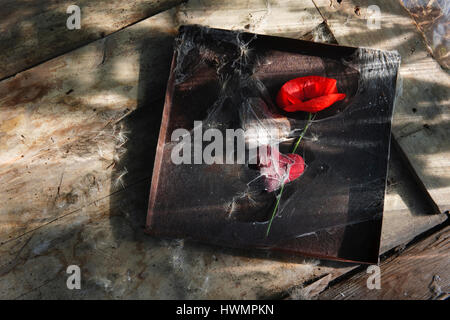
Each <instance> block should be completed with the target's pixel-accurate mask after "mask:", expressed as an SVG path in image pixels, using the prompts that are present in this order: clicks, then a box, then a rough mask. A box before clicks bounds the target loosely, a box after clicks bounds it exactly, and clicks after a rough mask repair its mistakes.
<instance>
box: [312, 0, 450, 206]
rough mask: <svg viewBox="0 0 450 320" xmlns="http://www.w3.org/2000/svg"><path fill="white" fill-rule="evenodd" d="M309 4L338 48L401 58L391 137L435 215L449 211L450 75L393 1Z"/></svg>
mask: <svg viewBox="0 0 450 320" xmlns="http://www.w3.org/2000/svg"><path fill="white" fill-rule="evenodd" d="M314 3H316V5H317V7H318V9H319V10H320V12H321V14H322V15H323V16H324V18H325V19H326V20H327V23H328V25H329V27H330V29H331V31H332V33H333V34H334V36H335V37H336V39H337V41H338V42H339V43H340V44H343V45H352V46H364V47H373V48H379V49H387V50H397V51H398V52H399V53H400V54H401V56H402V65H401V68H400V75H401V78H402V80H403V81H402V88H403V94H402V95H401V96H400V98H399V99H398V103H397V106H396V111H395V114H394V122H393V134H394V136H395V137H396V139H397V141H398V143H399V145H400V146H401V148H402V150H403V151H404V152H405V154H406V155H407V157H408V160H409V161H410V163H411V165H412V167H413V168H414V170H415V172H416V173H417V176H418V178H419V179H420V181H421V182H422V183H423V185H424V186H425V188H426V190H427V192H428V193H429V194H430V196H431V197H432V199H433V201H434V202H435V203H436V205H437V206H438V208H439V210H440V211H441V212H444V211H446V210H449V208H450V140H449V139H448V137H449V135H450V126H449V110H450V109H449V107H450V90H449V88H450V76H449V75H448V73H446V72H445V71H443V70H442V69H441V67H440V66H439V64H438V63H437V62H436V61H435V60H434V59H433V58H432V57H431V56H430V54H429V52H428V50H427V48H426V46H425V44H424V42H423V38H422V36H421V34H420V33H419V31H418V30H417V28H416V26H415V24H414V23H413V21H412V19H411V17H410V16H409V14H408V13H407V12H406V10H405V9H404V8H403V7H402V5H401V4H400V3H399V1H398V0H396V1H379V0H377V1H372V0H370V1H368V0H364V1H363V0H353V1H340V3H339V2H337V1H335V0H332V1H330V0H314ZM370 5H377V6H378V7H379V8H380V12H381V14H380V17H379V21H380V29H370V28H369V27H368V19H369V18H371V16H369V14H368V12H367V8H368V7H369V6H370ZM370 21H371V20H370Z"/></svg>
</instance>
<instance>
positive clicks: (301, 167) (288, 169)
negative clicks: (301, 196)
mask: <svg viewBox="0 0 450 320" xmlns="http://www.w3.org/2000/svg"><path fill="white" fill-rule="evenodd" d="M259 169H260V172H261V175H262V176H263V177H264V184H265V188H266V190H267V191H268V192H272V191H274V190H276V189H278V188H280V187H281V185H282V184H286V183H288V182H291V181H294V180H295V179H297V178H298V177H300V176H301V175H302V173H303V171H305V161H304V160H303V158H302V157H301V156H299V155H298V154H295V153H289V154H282V153H280V152H278V150H277V149H275V148H271V147H267V153H266V154H265V155H263V157H261V158H260V161H259ZM283 179H284V181H283Z"/></svg>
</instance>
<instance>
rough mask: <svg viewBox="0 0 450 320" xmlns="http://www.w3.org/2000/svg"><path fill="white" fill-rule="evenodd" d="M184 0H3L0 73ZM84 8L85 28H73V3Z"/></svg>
mask: <svg viewBox="0 0 450 320" xmlns="http://www.w3.org/2000/svg"><path fill="white" fill-rule="evenodd" d="M182 1H183V0H160V1H155V0H151V1H148V0H132V1H121V0H113V1H111V0H97V1H88V0H79V1H77V2H76V3H74V2H73V1H68V0H63V1H60V0H41V1H26V2H25V1H16V0H6V1H2V10H1V11H0V61H1V64H0V79H4V78H6V77H8V76H11V75H14V74H16V73H18V72H20V71H23V70H25V69H27V68H29V67H31V66H34V65H36V64H38V63H41V62H43V61H46V60H48V59H51V58H54V57H56V56H58V55H60V54H62V53H65V52H68V51H71V50H73V49H75V48H78V47H80V46H82V45H85V44H87V43H89V42H91V41H94V40H97V39H99V38H103V37H105V36H106V35H108V34H111V33H112V32H115V31H117V30H120V29H122V28H124V27H126V26H128V25H131V24H133V23H135V22H137V21H140V20H142V19H145V18H147V17H149V16H152V15H154V14H156V13H158V12H161V11H164V10H167V9H169V8H171V7H173V6H175V5H177V4H180V3H181V2H182ZM73 4H76V5H77V6H78V7H79V8H80V9H81V29H79V30H69V29H68V28H67V26H66V21H67V19H68V18H69V16H70V15H69V14H67V13H66V10H67V8H68V7H69V6H70V5H73Z"/></svg>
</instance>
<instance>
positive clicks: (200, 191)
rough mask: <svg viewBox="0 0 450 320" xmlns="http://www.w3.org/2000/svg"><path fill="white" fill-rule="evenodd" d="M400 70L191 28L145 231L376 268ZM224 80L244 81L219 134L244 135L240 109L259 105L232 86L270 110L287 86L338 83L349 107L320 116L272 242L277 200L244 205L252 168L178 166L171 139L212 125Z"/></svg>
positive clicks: (365, 55) (178, 59)
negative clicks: (262, 99)
mask: <svg viewBox="0 0 450 320" xmlns="http://www.w3.org/2000/svg"><path fill="white" fill-rule="evenodd" d="M234 39H237V40H236V41H235V40H234ZM187 41H188V42H189V46H186V42H187ZM186 48H189V50H188V51H186ZM243 49H245V50H246V52H245V54H244V55H245V59H241V60H239V64H237V65H236V64H235V63H234V64H230V63H228V64H227V63H226V60H227V59H230V60H233V59H236V57H238V58H239V55H240V54H241V55H242V50H243ZM224 61H225V62H224ZM233 61H236V60H233ZM398 65H399V56H398V55H397V54H396V53H392V52H383V51H378V50H370V49H358V48H350V47H342V46H335V45H325V44H317V43H312V42H307V41H299V40H292V39H284V38H277V37H270V36H260V35H258V36H256V37H255V36H254V35H252V34H249V33H236V32H231V31H225V30H217V29H207V28H200V27H196V26H187V27H183V28H182V29H181V30H180V36H179V39H178V42H177V47H176V51H175V54H174V58H173V63H172V70H171V77H170V79H169V83H168V87H167V96H166V103H165V108H164V113H163V119H162V124H161V130H160V137H159V143H158V150H157V155H156V160H155V165H154V171H153V179H152V186H151V191H150V202H149V212H148V218H147V231H148V232H149V233H150V234H152V235H155V236H160V237H173V238H187V239H193V240H198V241H203V242H207V243H212V244H218V245H223V246H228V247H240V248H264V249H276V250H284V251H289V252H298V253H302V254H305V255H311V256H316V257H320V258H328V259H337V260H345V261H356V262H363V263H376V262H377V261H378V251H379V245H380V234H381V221H382V212H383V203H384V191H385V184H386V174H387V163H388V157H389V144H390V132H391V117H392V109H393V103H394V97H395V83H396V75H397V69H398ZM236 68H240V69H242V70H239V72H236ZM226 75H229V76H230V77H229V79H228V83H227V86H228V87H229V86H232V85H233V81H236V83H235V85H236V87H235V88H233V89H234V91H235V92H236V96H230V97H229V98H230V102H229V103H223V104H221V105H220V113H219V116H218V117H217V118H216V119H215V120H217V119H219V120H220V122H221V123H220V125H221V126H222V127H229V128H236V127H238V124H237V122H236V121H235V119H234V116H233V115H234V113H235V110H234V108H236V105H238V104H239V103H240V99H242V97H244V96H247V95H248V96H255V95H256V96H257V95H258V92H257V93H255V92H247V91H246V90H244V89H243V88H241V87H239V84H240V82H239V81H238V80H236V77H238V78H239V77H249V78H250V79H257V81H260V82H261V83H262V84H263V85H264V87H265V88H266V89H267V91H268V93H269V94H270V98H271V99H272V100H273V101H275V96H276V93H277V92H278V90H279V88H280V87H281V85H282V84H283V83H284V82H286V81H288V80H290V79H293V78H296V77H301V76H308V75H320V76H326V77H330V78H335V79H337V83H338V88H339V92H343V93H346V95H347V98H346V99H345V100H343V101H340V102H338V103H336V105H335V106H333V107H332V108H329V109H326V110H324V111H322V112H320V113H318V114H317V118H316V120H315V121H314V123H313V125H312V126H311V128H310V129H309V131H308V133H307V135H306V137H305V139H304V140H303V142H302V143H301V146H300V150H301V153H302V156H303V157H304V159H305V161H306V163H307V166H308V167H307V170H306V171H305V173H304V174H303V175H302V176H301V177H300V178H299V179H297V180H295V181H294V182H292V183H289V184H288V185H286V187H285V190H284V194H283V197H282V201H281V205H280V213H279V215H278V216H277V217H276V218H275V219H274V221H273V225H272V229H271V232H270V234H269V236H268V237H266V230H267V225H268V221H269V219H270V216H271V214H272V210H273V206H274V203H275V194H274V193H267V192H264V191H262V192H260V193H259V194H256V195H252V198H251V199H249V198H248V197H247V196H245V197H241V196H239V195H242V194H245V192H246V190H247V184H248V182H249V181H251V180H252V179H254V178H255V177H257V176H258V174H259V173H258V171H257V170H255V169H254V168H252V167H251V166H249V165H247V164H246V165H242V164H223V165H218V164H213V165H206V164H198V165H194V164H192V165H175V164H173V163H172V161H171V157H170V154H171V150H172V148H173V143H170V142H171V140H170V139H171V134H172V132H173V130H175V129H177V128H186V129H188V130H192V128H193V123H194V121H195V120H204V119H206V118H207V115H208V110H211V106H213V105H214V103H216V102H217V100H218V98H219V97H223V95H224V93H223V92H224V82H223V79H224V76H226ZM230 79H231V80H230ZM230 82H231V84H230ZM234 91H232V92H234ZM225 100H226V99H225ZM279 116H282V117H287V118H288V119H289V122H290V123H291V127H293V128H300V129H301V128H302V127H303V126H304V124H305V120H304V115H301V114H284V113H283V112H282V111H279ZM291 149H292V145H291V144H286V143H285V144H282V145H281V151H283V152H289V150H291Z"/></svg>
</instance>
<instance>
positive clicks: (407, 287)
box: [319, 226, 450, 300]
mask: <svg viewBox="0 0 450 320" xmlns="http://www.w3.org/2000/svg"><path fill="white" fill-rule="evenodd" d="M449 266H450V227H448V226H447V227H446V228H445V229H443V230H441V231H439V232H437V233H436V234H433V235H431V236H429V237H428V238H426V239H424V240H422V241H420V242H419V243H416V244H414V245H412V246H411V247H409V248H407V249H406V250H405V251H403V252H402V253H401V254H400V255H398V256H394V257H392V258H388V259H387V260H386V261H383V262H382V263H381V265H380V269H381V288H380V289H379V290H377V289H373V290H369V289H368V288H367V279H368V277H369V276H370V274H367V273H366V272H361V273H358V274H356V275H354V276H352V277H351V278H350V279H347V280H346V281H342V282H340V283H338V284H336V285H335V286H332V287H331V288H330V289H328V290H326V291H324V292H323V293H322V294H320V295H319V299H339V300H342V299H363V300H366V299H377V300H379V299H386V300H387V299H439V298H441V297H443V296H447V297H448V294H449V292H450V271H449Z"/></svg>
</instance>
